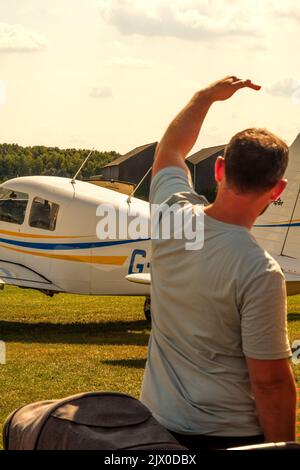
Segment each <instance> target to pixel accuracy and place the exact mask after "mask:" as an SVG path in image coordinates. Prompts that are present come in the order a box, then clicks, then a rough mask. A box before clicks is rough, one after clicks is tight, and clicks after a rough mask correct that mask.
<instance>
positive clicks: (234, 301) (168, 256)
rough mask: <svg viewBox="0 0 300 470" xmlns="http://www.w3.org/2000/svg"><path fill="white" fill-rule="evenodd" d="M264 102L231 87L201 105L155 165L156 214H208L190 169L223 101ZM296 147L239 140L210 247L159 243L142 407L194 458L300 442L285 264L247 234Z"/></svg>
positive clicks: (175, 129)
mask: <svg viewBox="0 0 300 470" xmlns="http://www.w3.org/2000/svg"><path fill="white" fill-rule="evenodd" d="M241 88H250V89H253V90H259V89H260V87H259V86H257V85H254V84H253V83H252V82H251V81H250V80H240V79H238V78H237V77H226V78H225V79H223V80H220V81H218V82H216V83H213V84H212V85H210V86H208V87H207V88H205V89H204V90H201V91H200V92H198V93H196V94H195V95H194V97H193V98H192V100H191V101H190V102H189V103H188V104H187V106H186V107H185V108H184V109H183V110H182V111H181V112H180V113H179V115H178V116H177V117H176V118H175V119H174V120H173V121H172V122H171V124H170V126H169V127H168V129H167V131H166V133H165V135H164V137H163V138H162V140H161V142H160V144H159V146H158V148H157V151H156V155H155V160H154V166H153V179H152V183H151V191H150V202H151V203H152V204H162V203H164V204H167V205H169V206H172V205H173V204H177V205H178V206H179V207H182V205H184V206H186V207H190V208H192V209H193V210H194V209H195V208H196V206H198V207H199V205H201V204H203V203H204V198H203V197H201V196H199V195H197V194H196V193H195V191H194V190H193V188H192V187H191V185H190V178H189V172H188V169H187V166H186V164H185V162H184V160H185V158H186V156H187V154H188V153H189V151H190V150H191V149H192V147H193V145H194V143H195V141H196V139H197V137H198V134H199V131H200V128H201V125H202V123H203V121H204V118H205V116H206V114H207V112H208V110H209V108H210V107H211V105H212V104H213V103H214V102H216V101H222V100H226V99H228V98H230V97H231V96H232V95H233V94H234V93H235V92H236V91H237V90H239V89H241ZM287 163H288V147H287V145H286V144H285V143H284V142H283V141H282V140H281V139H279V138H278V137H276V136H275V135H274V134H272V133H270V132H268V131H266V130H263V129H248V130H245V131H243V132H240V133H239V134H237V135H236V136H234V137H233V138H232V139H231V141H230V143H229V144H228V146H227V148H226V152H225V156H224V159H223V158H222V157H219V158H218V159H217V161H216V165H215V178H216V181H217V183H218V193H217V197H216V200H215V202H214V203H213V204H211V205H206V207H205V208H204V216H203V217H204V244H203V248H202V249H199V250H186V245H185V243H186V241H185V240H180V239H175V238H174V237H173V239H172V238H171V239H169V240H165V239H158V240H153V241H152V252H153V253H152V264H151V277H152V332H151V337H150V342H149V350H148V360H147V364H146V369H145V374H144V381H143V386H142V393H141V400H142V401H143V402H144V403H145V404H146V405H147V406H148V407H149V408H150V409H151V410H152V412H153V414H154V416H155V417H156V418H157V419H158V421H160V422H161V424H162V425H164V426H165V427H166V428H168V429H169V430H170V431H171V432H173V433H174V435H175V436H176V437H177V439H178V440H179V441H180V442H181V443H182V444H184V445H186V446H187V447H189V448H190V449H201V448H226V447H231V446H238V445H246V444H252V443H258V442H263V441H266V442H272V441H288V440H294V439H295V413H296V412H295V409H296V388H295V381H294V378H293V374H292V371H291V367H290V364H289V360H288V359H289V357H290V356H291V351H290V347H289V342H288V337H287V323H286V290H285V282H284V277H283V274H282V272H281V270H280V267H279V265H278V264H277V262H276V261H275V260H274V259H273V258H272V257H271V256H270V255H269V254H268V253H267V252H266V251H264V250H263V249H262V248H260V247H259V246H258V244H257V243H256V241H255V239H254V238H253V236H252V235H251V233H250V229H251V227H252V225H253V223H254V222H255V219H256V218H257V217H258V216H259V215H260V214H261V213H262V212H263V211H264V210H265V209H266V208H267V207H268V205H269V204H271V203H272V202H273V201H275V200H276V199H278V198H279V196H280V194H281V193H282V191H283V190H284V188H285V186H286V184H287V181H286V180H284V179H282V178H283V175H284V172H285V169H286V167H287Z"/></svg>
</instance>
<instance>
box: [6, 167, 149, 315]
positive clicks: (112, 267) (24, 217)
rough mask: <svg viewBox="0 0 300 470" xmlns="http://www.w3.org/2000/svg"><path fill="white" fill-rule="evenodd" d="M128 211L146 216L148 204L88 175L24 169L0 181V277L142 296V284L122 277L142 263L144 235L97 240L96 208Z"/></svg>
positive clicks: (53, 289)
mask: <svg viewBox="0 0 300 470" xmlns="http://www.w3.org/2000/svg"><path fill="white" fill-rule="evenodd" d="M101 204H105V205H110V206H112V207H115V208H116V211H117V212H118V211H122V212H123V213H125V215H126V212H128V210H129V207H130V209H131V211H132V210H133V211H136V212H137V213H139V214H140V215H141V216H142V217H144V218H145V219H147V220H149V204H148V203H147V202H144V201H142V200H139V199H136V198H134V197H132V198H130V201H129V200H128V196H127V195H125V194H121V193H118V192H115V191H112V190H110V189H106V188H102V187H100V186H96V185H93V184H91V183H89V182H83V181H79V180H75V179H73V180H71V179H69V178H61V177H52V176H25V177H20V178H14V179H11V180H9V181H6V182H5V183H3V184H1V185H0V278H1V279H2V284H3V282H4V283H6V284H12V285H15V286H19V287H23V288H32V289H38V290H40V291H41V292H43V293H45V294H47V295H50V296H52V295H53V294H55V293H58V292H67V293H76V294H89V295H134V296H135V295H138V296H146V302H145V307H144V308H145V315H146V317H149V299H148V296H149V291H150V288H149V285H145V284H140V283H130V282H128V280H127V279H126V277H128V278H129V279H130V276H131V275H132V274H134V273H143V272H148V271H149V265H150V242H149V239H116V240H100V239H99V238H98V237H97V234H96V225H97V222H98V220H97V217H96V210H97V207H98V206H99V205H101Z"/></svg>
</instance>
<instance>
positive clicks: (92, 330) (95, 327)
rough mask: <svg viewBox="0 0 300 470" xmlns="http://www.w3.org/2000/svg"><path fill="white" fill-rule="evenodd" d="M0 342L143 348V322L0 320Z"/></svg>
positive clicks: (146, 331)
mask: <svg viewBox="0 0 300 470" xmlns="http://www.w3.org/2000/svg"><path fill="white" fill-rule="evenodd" d="M0 336H1V340H3V341H6V342H19V343H64V344H120V345H121V344H134V345H141V346H146V345H147V344H148V339H149V325H148V324H147V322H146V321H142V320H140V321H124V322H120V321H116V322H107V323H23V322H11V321H0Z"/></svg>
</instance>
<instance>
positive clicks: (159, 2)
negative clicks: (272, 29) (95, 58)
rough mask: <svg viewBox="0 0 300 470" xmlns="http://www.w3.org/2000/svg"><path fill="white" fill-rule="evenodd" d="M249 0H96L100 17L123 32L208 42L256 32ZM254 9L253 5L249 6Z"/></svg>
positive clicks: (256, 33) (255, 33) (251, 34)
mask: <svg viewBox="0 0 300 470" xmlns="http://www.w3.org/2000/svg"><path fill="white" fill-rule="evenodd" d="M240 3H243V4H245V6H247V8H248V10H249V9H250V7H251V5H250V3H249V0H243V1H242V2H238V4H237V3H236V2H232V1H231V0H224V1H220V0H217V1H215V2H214V3H212V2H208V1H207V0H198V1H197V2H196V1H188V0H185V1H183V0H173V1H172V2H170V3H169V2H168V3H167V2H165V1H164V0H152V2H151V3H150V2H148V1H147V2H145V1H142V0H99V11H100V14H101V17H102V18H103V20H104V21H106V22H107V23H108V24H110V25H112V26H114V27H115V28H117V29H118V30H119V31H120V32H121V33H122V34H124V35H130V34H140V35H143V36H160V37H162V36H165V37H176V38H179V39H185V40H190V41H198V40H202V41H208V40H212V39H218V38H223V37H227V36H246V37H247V36H251V37H253V36H254V35H258V34H259V31H258V28H257V24H256V22H255V15H252V18H251V16H250V17H249V15H248V14H247V12H246V11H245V9H244V10H243V11H242V8H240V7H239V4H240ZM252 11H253V5H252Z"/></svg>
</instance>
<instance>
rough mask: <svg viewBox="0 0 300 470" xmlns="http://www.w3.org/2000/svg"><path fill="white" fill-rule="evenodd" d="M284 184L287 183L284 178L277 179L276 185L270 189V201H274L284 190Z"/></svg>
mask: <svg viewBox="0 0 300 470" xmlns="http://www.w3.org/2000/svg"><path fill="white" fill-rule="evenodd" d="M286 185H287V180H286V179H282V180H280V181H278V183H277V184H276V186H274V188H273V189H272V191H271V200H272V201H276V199H278V198H279V196H280V195H281V194H282V193H283V191H284V190H285V188H286Z"/></svg>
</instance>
